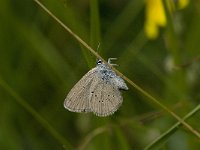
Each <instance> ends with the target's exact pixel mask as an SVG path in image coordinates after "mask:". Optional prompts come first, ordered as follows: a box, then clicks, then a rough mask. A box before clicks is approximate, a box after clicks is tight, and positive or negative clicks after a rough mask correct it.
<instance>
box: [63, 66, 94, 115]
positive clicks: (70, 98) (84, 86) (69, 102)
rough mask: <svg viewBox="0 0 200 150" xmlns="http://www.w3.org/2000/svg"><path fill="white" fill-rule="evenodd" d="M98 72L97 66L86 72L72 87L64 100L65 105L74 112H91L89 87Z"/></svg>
mask: <svg viewBox="0 0 200 150" xmlns="http://www.w3.org/2000/svg"><path fill="white" fill-rule="evenodd" d="M95 73H96V68H94V69H92V70H90V71H89V72H88V73H87V74H85V75H84V76H83V77H82V78H81V79H80V80H79V82H77V83H76V85H75V86H74V87H73V88H72V89H71V91H70V92H69V94H68V95H67V97H66V99H65V101H64V107H65V108H66V109H68V110H70V111H73V112H90V108H89V94H90V93H89V88H90V86H91V83H92V81H93V78H94V74H95Z"/></svg>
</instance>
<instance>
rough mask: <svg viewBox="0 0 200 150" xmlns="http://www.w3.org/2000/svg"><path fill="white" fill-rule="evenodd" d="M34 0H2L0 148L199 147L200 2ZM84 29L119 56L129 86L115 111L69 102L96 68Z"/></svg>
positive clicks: (93, 42) (103, 52) (92, 41)
mask: <svg viewBox="0 0 200 150" xmlns="http://www.w3.org/2000/svg"><path fill="white" fill-rule="evenodd" d="M150 1H151V3H150ZM153 1H154V2H158V1H159V2H160V3H159V5H157V4H158V3H157V4H155V3H153ZM186 1H187V3H186ZM36 2H38V1H37V0H23V1H13V0H6V1H1V5H0V16H1V23H0V33H1V34H0V45H1V49H0V118H1V119H0V129H1V131H0V149H2V150H22V149H28V150H35V149H37V150H45V149H49V150H51V149H52V150H57V149H58V150H59V149H79V150H83V149H86V150H93V149H95V150H102V149H103V150H110V149H116V150H117V149H119V150H121V149H123V150H129V149H134V150H142V149H146V150H150V149H161V150H198V149H199V147H200V142H199V141H200V123H199V122H200V103H199V101H200V94H199V93H200V92H199V90H200V84H199V83H200V76H199V75H200V71H199V70H200V69H199V68H200V63H199V59H200V53H199V52H200V50H199V47H200V42H199V40H200V29H199V27H200V0H190V1H188V0H179V1H171V3H170V4H169V3H168V2H166V1H165V0H162V1H161V0H146V1H145V0H125V1H116V0H109V1H108V0H101V1H97V0H90V1H70V0H42V1H41V3H42V4H43V5H44V6H45V7H46V8H47V9H48V10H50V12H51V13H52V15H51V14H48V13H47V11H46V10H45V9H44V8H43V7H41V5H39V4H38V3H36ZM148 2H149V3H148ZM160 6H162V11H161V12H160V11H158V12H157V11H155V10H160V8H161V7H160ZM151 10H152V11H151ZM153 10H154V11H153ZM151 12H154V14H152V15H150V14H151ZM160 14H162V15H160ZM156 15H158V16H156ZM52 16H54V18H52ZM154 16H155V18H154ZM160 16H161V18H160ZM55 17H57V18H59V20H61V21H62V22H63V23H64V25H65V26H66V27H67V28H69V29H71V30H72V31H73V34H69V32H68V31H67V30H66V29H64V28H63V25H62V24H61V23H60V22H59V21H58V20H56V19H55ZM149 17H150V18H149ZM163 17H164V18H163ZM156 19H158V20H157V21H158V24H156V23H155V22H156V21H155V20H156ZM159 19H160V20H159ZM153 23H155V24H156V25H154V24H153ZM148 24H151V25H152V24H153V25H152V26H148ZM148 27H149V28H148ZM151 27H152V28H151ZM147 28H148V29H147ZM76 35H78V36H79V37H80V38H81V39H82V40H83V42H84V41H85V42H86V43H87V44H88V45H89V46H91V47H92V48H93V50H96V49H97V47H98V43H100V48H99V51H98V55H97V56H98V57H99V56H101V57H102V58H104V59H105V60H107V59H108V58H110V57H116V58H118V60H117V61H116V62H115V63H117V64H119V66H118V67H115V68H116V69H117V70H118V71H120V72H118V71H117V72H118V73H119V74H120V75H121V73H123V75H124V76H125V80H126V82H127V84H128V87H129V91H127V92H123V98H124V101H123V105H122V106H121V107H120V109H119V110H118V111H117V112H116V113H115V114H114V115H112V116H110V117H97V116H95V115H93V114H92V113H88V114H84V113H81V114H80V113H73V112H69V111H67V110H66V109H65V108H64V106H63V102H64V99H65V97H66V95H67V93H68V92H69V90H70V89H71V88H72V87H73V86H74V84H75V83H76V82H77V81H78V80H79V79H80V78H81V77H82V76H83V75H84V74H85V73H86V72H87V71H88V70H89V69H91V68H92V67H94V66H95V60H96V56H95V55H96V54H95V52H94V51H93V50H90V49H88V48H87V47H85V46H84V45H83V43H82V42H81V41H80V40H77V38H76V37H75V36H76ZM91 51H92V52H91ZM114 70H115V69H114Z"/></svg>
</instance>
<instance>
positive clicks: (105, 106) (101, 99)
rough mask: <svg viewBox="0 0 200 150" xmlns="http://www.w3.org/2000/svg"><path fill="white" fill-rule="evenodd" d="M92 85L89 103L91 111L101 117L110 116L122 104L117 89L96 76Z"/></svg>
mask: <svg viewBox="0 0 200 150" xmlns="http://www.w3.org/2000/svg"><path fill="white" fill-rule="evenodd" d="M92 84H93V85H91V91H90V92H91V93H92V94H91V98H90V103H89V107H90V109H91V111H92V112H93V113H94V114H96V115H97V116H101V117H105V116H109V115H112V114H113V113H114V112H115V111H116V110H117V109H118V108H119V107H120V106H121V104H122V102H123V98H122V96H121V93H120V91H119V89H118V88H117V86H114V85H112V84H110V83H109V82H105V81H104V80H102V79H101V78H99V77H98V76H95V77H94V79H93V83H92Z"/></svg>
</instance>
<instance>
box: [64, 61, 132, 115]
mask: <svg viewBox="0 0 200 150" xmlns="http://www.w3.org/2000/svg"><path fill="white" fill-rule="evenodd" d="M108 62H109V61H108ZM111 65H112V64H111ZM120 90H128V87H127V85H126V83H125V82H124V80H123V79H122V78H121V77H119V76H118V75H116V73H115V72H114V71H112V70H111V68H110V67H109V66H108V65H106V64H105V63H103V62H102V61H100V60H99V61H98V62H97V66H96V67H95V68H93V69H91V70H90V71H89V72H88V73H86V74H85V75H84V76H83V77H82V78H81V79H80V80H79V82H78V83H77V84H76V85H75V86H74V87H73V88H72V89H71V91H70V92H69V94H68V95H67V97H66V99H65V101H64V107H65V108H66V109H68V110H69V111H72V112H93V113H94V114H96V115H97V116H101V117H104V116H109V115H111V114H113V113H114V112H115V111H116V110H117V109H118V108H119V107H120V106H121V104H122V102H123V98H122V96H121V92H120Z"/></svg>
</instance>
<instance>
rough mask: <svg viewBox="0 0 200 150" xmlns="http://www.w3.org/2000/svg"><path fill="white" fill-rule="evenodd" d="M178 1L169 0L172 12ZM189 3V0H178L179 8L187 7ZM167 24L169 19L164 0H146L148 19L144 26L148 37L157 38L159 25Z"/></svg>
mask: <svg viewBox="0 0 200 150" xmlns="http://www.w3.org/2000/svg"><path fill="white" fill-rule="evenodd" d="M176 1H177V0H176ZM176 1H175V0H167V4H168V7H169V9H170V11H171V12H173V11H174V10H175V5H176V3H175V2H176ZM188 3H189V0H178V2H177V8H178V9H182V8H184V7H186V6H187V5H188ZM166 24H167V20H166V14H165V10H164V6H163V2H162V0H146V20H145V27H144V28H145V33H146V35H147V37H148V38H150V39H155V38H156V37H157V36H158V33H159V27H164V26H166Z"/></svg>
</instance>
